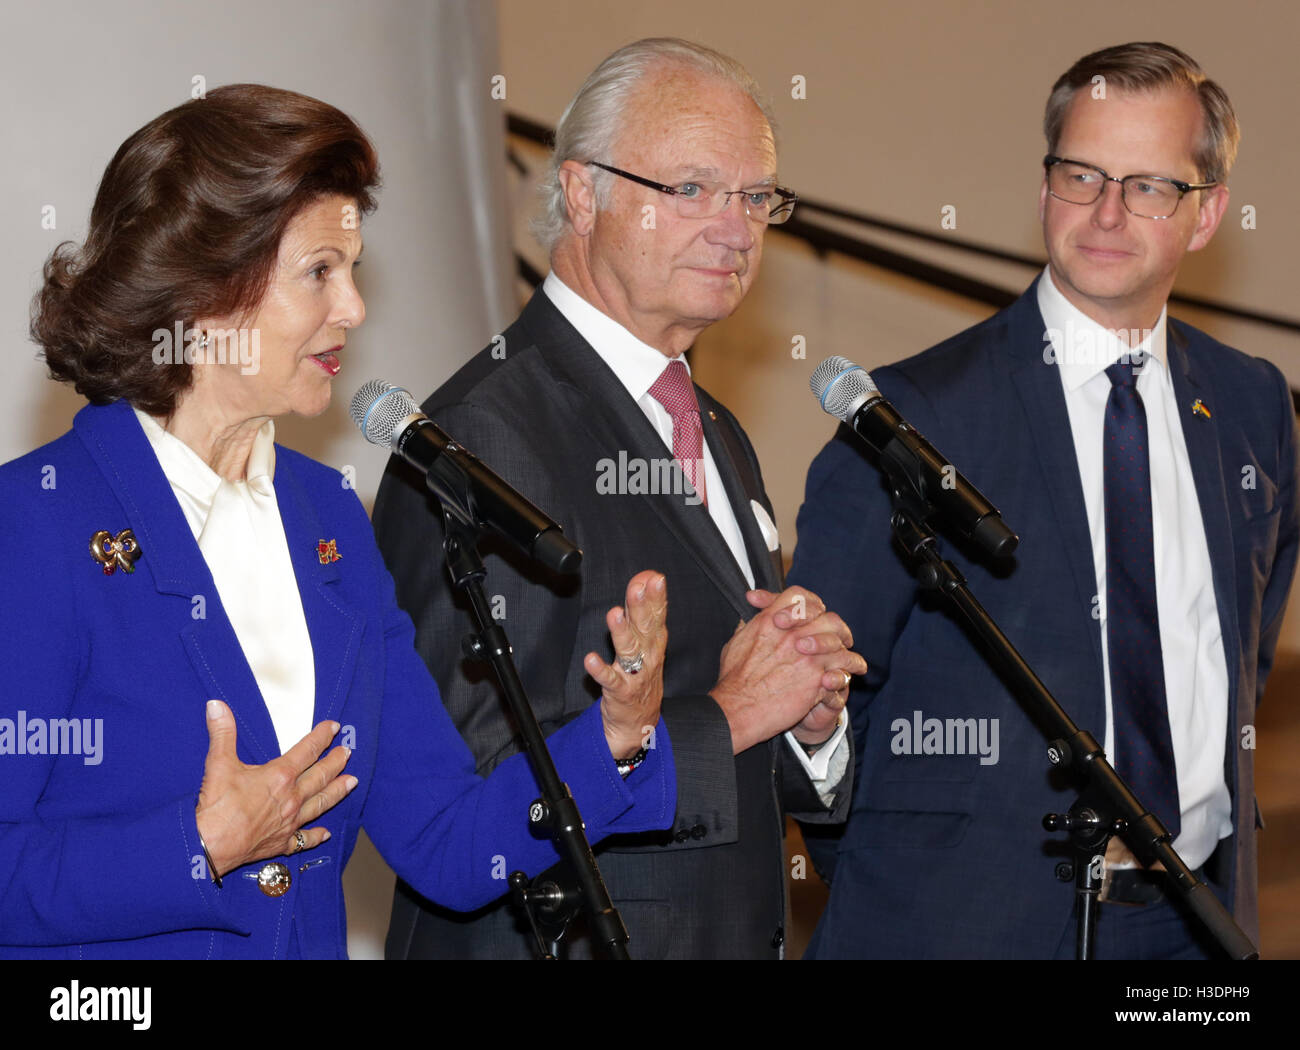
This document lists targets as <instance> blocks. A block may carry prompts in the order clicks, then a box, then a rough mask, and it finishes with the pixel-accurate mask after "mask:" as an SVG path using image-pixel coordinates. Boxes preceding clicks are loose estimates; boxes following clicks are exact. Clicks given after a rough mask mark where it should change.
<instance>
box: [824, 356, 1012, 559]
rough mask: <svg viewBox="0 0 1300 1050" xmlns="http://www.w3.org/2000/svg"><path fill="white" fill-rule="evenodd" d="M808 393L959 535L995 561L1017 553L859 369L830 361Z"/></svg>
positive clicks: (965, 485) (987, 509)
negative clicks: (950, 524) (940, 515)
mask: <svg viewBox="0 0 1300 1050" xmlns="http://www.w3.org/2000/svg"><path fill="white" fill-rule="evenodd" d="M810 385H811V386H812V392H813V393H814V394H816V395H817V400H818V401H820V402H821V406H822V408H823V409H824V410H825V411H826V412H828V413H829V414H830V415H832V416H834V417H835V418H836V419H838V420H840V421H841V422H843V423H846V424H848V426H849V427H851V428H852V430H853V432H854V433H856V434H857V435H858V437H860V438H861V439H862V440H863V441H865V442H866V443H867V444H868V445H869V446H870V447H871V448H872V449H874V450H875V451H876V453H877V454H879V456H880V465H881V466H882V467H884V468H885V470H886V471H887V472H888V474H889V476H890V479H891V480H892V481H894V482H895V484H896V485H899V486H900V487H902V486H904V485H905V486H906V487H907V488H909V489H910V490H911V491H912V492H913V493H915V494H916V495H917V496H918V497H919V498H920V500H921V501H922V503H924V504H927V505H929V506H932V507H934V508H935V509H937V510H938V511H940V513H942V514H943V515H944V516H945V517H946V518H947V519H948V520H949V521H950V522H952V524H953V525H955V526H956V527H957V530H958V531H959V532H960V533H961V534H962V535H963V536H965V537H966V538H967V539H969V540H970V541H971V542H972V543H974V544H975V546H977V547H978V548H979V549H980V550H983V551H986V552H987V553H989V554H992V555H993V556H994V557H997V558H1005V557H1007V556H1008V555H1010V554H1011V552H1012V551H1014V550H1015V549H1016V545H1017V544H1018V543H1019V542H1020V538H1019V537H1018V536H1017V535H1016V534H1015V533H1014V532H1012V531H1011V530H1010V529H1009V528H1007V526H1006V525H1005V524H1004V523H1003V521H1002V516H1001V514H1000V513H999V512H998V509H997V508H996V507H995V506H993V504H992V503H990V502H989V501H988V500H987V499H985V498H984V496H983V494H982V493H981V492H980V490H979V489H977V488H976V487H975V486H974V485H972V484H971V483H970V482H969V481H967V480H966V479H965V478H964V477H962V475H961V474H959V473H957V469H956V468H955V467H954V466H953V465H952V464H951V463H949V462H948V461H947V460H946V459H944V457H943V456H941V455H939V452H938V451H937V450H936V449H935V447H934V446H933V445H931V444H930V442H928V441H926V440H925V438H924V437H923V436H922V435H921V433H920V432H919V431H918V430H917V429H916V428H915V427H913V426H912V425H911V424H910V423H908V422H906V421H905V420H904V419H903V417H902V416H900V415H899V414H898V411H897V410H896V409H895V408H894V406H893V405H891V404H890V403H889V402H888V401H886V400H885V399H884V397H882V396H881V394H880V391H879V390H878V389H877V388H876V384H875V383H874V382H872V380H871V376H869V375H868V374H867V373H866V372H865V371H863V369H861V368H860V367H858V366H857V365H855V364H854V363H853V362H852V361H850V360H848V359H847V358H843V357H828V358H827V359H826V360H825V361H823V362H822V363H821V364H820V365H818V366H817V368H816V370H815V371H814V372H813V374H812V381H811V383H810Z"/></svg>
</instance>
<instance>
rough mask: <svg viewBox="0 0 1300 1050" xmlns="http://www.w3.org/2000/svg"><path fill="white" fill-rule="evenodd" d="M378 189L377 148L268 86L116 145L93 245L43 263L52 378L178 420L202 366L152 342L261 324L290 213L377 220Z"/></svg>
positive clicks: (40, 324) (222, 95)
mask: <svg viewBox="0 0 1300 1050" xmlns="http://www.w3.org/2000/svg"><path fill="white" fill-rule="evenodd" d="M378 185H379V162H378V158H377V157H376V154H375V149H374V146H373V145H372V144H371V142H370V140H369V139H368V138H367V137H366V135H365V133H364V132H363V131H362V130H361V129H360V128H359V127H358V126H357V125H356V124H355V123H354V122H353V120H352V119H351V118H350V117H348V116H347V115H346V114H344V113H342V112H340V111H339V110H337V109H335V108H334V107H333V106H330V105H328V104H326V103H324V102H321V101H319V100H317V99H314V98H309V97H308V96H306V95H300V94H298V93H296V92H293V91H284V90H281V89H279V88H272V87H266V86H264V85H261V84H230V85H228V86H225V87H220V88H216V89H214V90H212V91H210V92H208V94H207V96H206V97H205V98H198V99H193V100H191V101H189V102H186V103H184V104H183V105H180V106H177V107H176V108H175V109H171V110H168V111H167V112H166V113H164V114H162V116H160V117H157V118H156V119H154V120H151V121H150V122H149V123H148V124H146V125H145V126H144V127H142V128H141V129H140V130H139V131H137V132H135V134H133V135H132V136H131V137H130V138H128V139H127V140H126V141H125V142H123V143H122V145H121V146H120V147H119V148H118V151H117V153H116V154H115V155H114V157H113V159H112V161H110V162H109V165H108V168H107V169H106V170H105V171H104V177H103V179H102V180H101V181H100V184H99V191H98V193H97V194H96V195H95V205H94V208H93V209H92V210H91V213H90V230H89V233H88V234H87V235H86V241H85V244H84V245H82V246H81V247H80V248H78V247H77V246H76V245H75V244H73V243H72V242H71V241H65V242H64V243H63V244H60V245H59V246H58V247H57V248H55V249H54V251H53V252H52V253H51V254H50V257H49V259H48V260H46V263H45V271H44V274H45V283H44V286H43V287H42V288H41V290H40V291H39V292H37V293H36V296H35V298H34V299H33V301H32V318H31V337H32V339H33V340H34V341H35V342H36V343H38V344H39V345H40V346H41V347H42V348H43V349H44V356H45V361H46V363H47V364H48V365H49V368H50V374H51V376H52V377H53V378H55V379H59V380H61V381H64V382H70V383H72V384H74V385H75V386H76V389H77V391H78V393H81V394H84V395H85V396H86V397H87V398H89V399H90V401H91V402H93V403H95V404H106V403H108V402H110V401H116V400H118V399H124V400H126V401H128V402H130V403H131V404H132V405H134V406H136V407H138V408H140V409H142V410H143V411H146V412H150V413H152V414H154V415H160V416H166V415H170V414H171V411H172V409H173V408H174V407H175V403H176V399H177V397H178V396H179V395H180V394H181V393H182V392H183V391H184V390H185V389H186V388H188V387H189V385H190V383H191V381H192V366H191V365H188V364H186V363H184V361H183V358H182V359H180V360H175V363H170V364H164V365H158V364H156V363H155V362H154V359H153V333H154V332H155V331H157V330H158V329H172V328H173V327H174V325H175V324H176V322H178V321H179V322H182V325H183V327H186V328H188V326H190V325H191V324H193V323H194V322H195V321H197V320H198V319H199V318H204V317H227V316H241V315H243V316H247V315H251V314H252V313H254V312H255V311H256V308H257V306H258V304H259V303H260V302H261V300H262V297H263V296H264V295H265V293H266V290H267V288H268V286H269V285H270V282H271V277H272V273H273V271H274V266H275V263H276V260H277V257H278V254H279V246H280V239H281V237H282V236H283V235H284V231H285V229H286V228H287V227H288V226H289V223H290V222H291V221H292V220H293V218H294V216H295V215H296V214H297V213H298V212H299V211H301V210H302V209H303V208H304V207H306V206H307V205H309V204H311V203H312V202H313V201H314V200H316V199H317V198H319V197H321V196H325V195H332V194H339V195H342V196H344V197H349V198H351V199H352V200H354V201H356V202H357V206H358V208H359V209H360V210H361V212H363V213H364V212H370V211H373V210H374V207H375V200H374V196H373V193H372V190H374V189H375V188H377V187H378ZM175 349H176V350H180V349H181V348H180V347H176V348H175Z"/></svg>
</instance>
